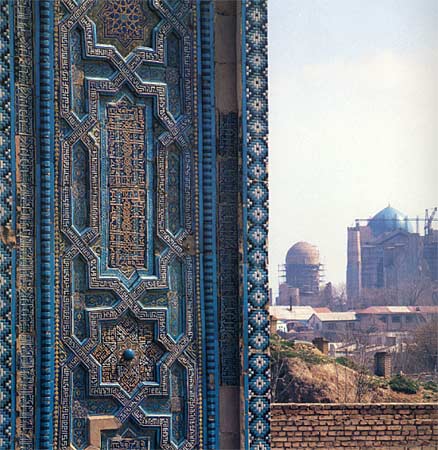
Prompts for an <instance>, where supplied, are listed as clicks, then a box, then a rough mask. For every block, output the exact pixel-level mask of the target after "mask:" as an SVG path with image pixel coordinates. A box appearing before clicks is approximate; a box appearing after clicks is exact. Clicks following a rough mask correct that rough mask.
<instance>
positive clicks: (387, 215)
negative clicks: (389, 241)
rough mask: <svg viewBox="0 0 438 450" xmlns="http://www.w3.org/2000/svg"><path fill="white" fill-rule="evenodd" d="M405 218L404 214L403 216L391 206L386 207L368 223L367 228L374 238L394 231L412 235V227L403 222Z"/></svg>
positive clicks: (405, 221)
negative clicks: (403, 231) (402, 231)
mask: <svg viewBox="0 0 438 450" xmlns="http://www.w3.org/2000/svg"><path fill="white" fill-rule="evenodd" d="M406 218H407V216H406V214H403V213H402V212H400V211H398V210H397V209H395V208H393V207H392V206H387V207H386V208H384V209H382V210H381V211H379V212H378V213H377V214H376V215H375V216H374V217H373V218H372V219H371V220H370V221H369V222H368V226H369V227H370V228H371V231H372V232H373V234H374V236H378V235H380V234H383V233H388V232H390V231H395V230H405V231H408V232H409V233H413V232H414V230H413V226H412V224H411V223H410V222H408V221H407V220H405V219H406Z"/></svg>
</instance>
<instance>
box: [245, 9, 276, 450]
mask: <svg viewBox="0 0 438 450" xmlns="http://www.w3.org/2000/svg"><path fill="white" fill-rule="evenodd" d="M242 18H243V24H242V25H243V40H242V41H243V45H242V53H243V61H244V64H243V68H244V73H243V93H244V98H243V105H244V110H243V133H244V142H243V176H244V180H243V183H244V189H243V191H244V192H243V195H244V237H245V234H246V246H245V248H244V252H245V253H244V258H245V263H246V264H245V272H244V283H245V284H246V292H245V299H244V300H245V307H246V310H245V311H244V321H245V323H244V330H245V331H244V333H247V334H246V336H244V340H245V343H246V345H247V353H246V354H245V358H244V373H247V374H248V375H247V376H246V379H245V385H244V387H245V394H246V395H245V399H246V402H247V403H246V405H245V415H246V424H245V425H246V426H245V428H246V430H245V432H246V436H247V442H246V448H248V449H251V450H252V449H254V450H267V449H269V448H270V433H269V431H270V427H269V417H270V408H269V402H270V368H269V315H268V311H267V304H268V272H267V263H268V257H267V239H268V174H267V159H268V125H267V124H268V104H267V64H268V61H267V2H266V0H247V1H246V3H245V5H244V8H243V15H242ZM244 243H245V241H244Z"/></svg>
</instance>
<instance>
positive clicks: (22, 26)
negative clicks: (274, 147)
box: [0, 0, 269, 450]
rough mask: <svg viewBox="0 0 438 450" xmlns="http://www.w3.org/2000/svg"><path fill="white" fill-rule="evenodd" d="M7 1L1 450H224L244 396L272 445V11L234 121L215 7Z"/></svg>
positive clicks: (246, 22) (251, 8) (161, 0)
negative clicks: (232, 410)
mask: <svg viewBox="0 0 438 450" xmlns="http://www.w3.org/2000/svg"><path fill="white" fill-rule="evenodd" d="M0 6H1V8H2V17H1V22H0V25H1V29H0V31H1V42H0V65H1V68H2V71H1V75H0V76H1V77H2V80H1V81H2V83H1V87H0V89H1V90H0V99H1V103H0V133H1V134H0V138H1V140H0V162H1V166H0V172H1V174H2V179H1V190H0V206H1V209H0V219H1V223H0V225H1V230H0V231H1V240H0V241H1V242H0V256H1V260H0V267H1V269H2V270H1V274H0V291H1V293H2V298H1V300H0V301H1V303H0V309H1V313H2V314H1V319H0V320H1V321H2V322H1V327H0V361H1V365H2V371H1V372H0V388H1V393H2V396H1V398H0V404H1V406H2V408H1V411H0V419H1V420H0V448H1V449H6V448H8V449H9V448H12V446H13V445H14V443H15V445H16V447H17V448H20V449H23V450H33V449H36V448H37V449H38V450H45V449H60V450H61V449H66V450H67V449H69V450H70V449H75V450H85V449H87V450H89V446H90V445H95V446H96V445H100V446H101V448H108V449H116V448H133V449H134V448H135V449H138V448H145V449H146V448H147V449H150V450H152V449H154V450H155V449H169V450H170V449H172V450H181V449H187V450H188V449H217V448H220V441H219V436H220V430H221V426H222V425H221V422H222V418H223V415H224V414H226V411H225V413H224V411H222V406H221V408H220V398H221V389H222V388H223V387H233V388H236V389H240V386H242V387H241V389H242V390H243V394H244V395H243V397H242V398H243V405H242V406H243V407H244V409H245V412H246V415H245V418H246V422H245V424H244V425H245V426H244V429H243V430H242V438H243V439H242V444H243V446H244V447H245V448H248V449H249V448H251V449H252V448H254V449H255V448H257V449H260V450H261V449H267V448H269V440H268V435H269V414H268V410H269V405H268V403H269V361H268V356H267V345H268V344H267V343H268V336H267V329H268V327H267V316H266V311H265V305H266V301H267V285H266V283H267V281H266V233H267V179H266V164H267V161H266V157H267V142H266V134H267V130H266V123H267V115H266V114H267V112H266V4H265V3H263V2H258V1H256V0H254V1H248V2H246V3H245V4H244V3H242V5H240V4H239V5H238V6H239V8H238V9H240V6H241V7H242V11H241V12H242V15H241V17H242V25H243V28H241V26H240V25H238V26H237V27H238V28H237V30H239V32H241V39H242V49H241V56H242V64H243V66H242V75H243V77H242V80H241V81H242V85H243V90H242V92H243V98H242V105H243V110H242V111H241V112H242V115H241V116H240V115H239V114H238V113H237V111H234V112H230V113H228V114H222V113H221V114H220V115H219V114H218V113H217V109H216V100H217V94H216V91H215V89H216V86H217V81H216V80H215V58H216V56H217V49H216V44H217V42H218V39H221V36H218V35H215V32H214V30H215V28H214V26H215V20H216V18H215V14H217V11H216V9H215V4H214V3H213V2H210V1H207V0H205V1H204V0H202V1H194V0H193V1H192V0H167V1H166V0H120V1H112V0H40V1H38V2H32V1H31V0H15V1H3V2H1V0H0ZM12 29H13V31H14V32H13V37H14V39H13V41H14V42H13V45H12V42H11V33H10V30H12ZM228 32H230V33H233V34H236V33H235V32H236V28H230V29H229V30H228ZM12 50H13V52H14V56H15V59H14V61H17V62H18V64H17V65H16V68H15V71H12V69H11V61H13V59H12V58H11V51H12ZM232 82H233V83H235V84H236V86H239V87H240V80H233V81H232ZM12 94H13V95H12ZM12 105H13V106H14V107H12ZM13 130H15V136H14V139H12V131H13ZM13 144H14V145H13ZM14 151H15V152H14ZM240 152H241V153H240ZM15 159H16V165H15V164H14V162H15ZM15 167H16V173H15V171H14V168H15ZM242 176H243V178H242ZM242 201H243V203H242ZM241 219H243V222H242V221H241ZM242 224H243V228H242ZM15 229H17V233H16V234H17V236H16V237H15ZM242 250H243V258H244V263H245V264H244V265H243V269H242V270H241V269H240V259H239V258H240V255H241V253H240V252H241V251H242ZM15 261H16V264H15V263H14V262H15ZM15 268H16V269H15ZM242 294H243V295H242ZM15 322H16V327H14V323H15ZM15 332H16V334H15ZM242 338H243V339H242ZM242 343H243V345H242ZM14 349H16V355H14ZM242 364H243V366H242ZM15 388H16V389H17V397H16V398H17V401H16V404H15V403H14V402H15ZM236 404H238V402H237V403H236ZM225 406H227V405H225ZM221 417H222V418H221ZM96 443H97V444H96Z"/></svg>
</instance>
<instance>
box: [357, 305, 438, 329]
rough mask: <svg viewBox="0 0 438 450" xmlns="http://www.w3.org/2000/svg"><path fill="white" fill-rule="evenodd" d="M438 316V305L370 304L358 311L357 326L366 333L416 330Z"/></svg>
mask: <svg viewBox="0 0 438 450" xmlns="http://www.w3.org/2000/svg"><path fill="white" fill-rule="evenodd" d="M434 317H438V306H370V307H368V308H365V309H362V310H359V311H357V312H356V318H357V325H356V328H357V329H358V330H360V331H362V332H364V333H377V332H392V331H403V332H406V331H414V330H415V329H416V328H418V327H419V326H421V325H423V324H424V323H426V321H428V320H430V319H432V318H434Z"/></svg>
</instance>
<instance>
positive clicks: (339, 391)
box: [271, 336, 438, 403]
mask: <svg viewBox="0 0 438 450" xmlns="http://www.w3.org/2000/svg"><path fill="white" fill-rule="evenodd" d="M271 354H272V387H273V397H274V401H275V402H279V403H290V402H298V403H301V402H303V403H355V402H359V403H382V402H384V403H387V402H388V403H391V402H397V403H410V402H413V403H421V402H437V401H438V392H437V391H438V385H436V384H432V386H430V385H428V386H426V387H427V388H425V386H424V385H420V386H419V387H418V391H417V393H415V394H405V393H401V392H395V391H394V390H393V389H391V387H390V384H389V380H385V379H383V378H380V377H375V376H372V375H370V374H369V373H368V372H367V371H366V370H364V369H361V368H359V367H355V369H356V370H355V369H352V368H349V367H346V366H345V365H342V364H339V363H338V362H336V361H335V360H334V359H333V358H330V357H327V356H325V355H323V354H322V353H321V352H320V351H319V350H317V349H316V348H315V347H313V345H309V344H298V343H297V344H295V343H292V342H289V341H284V340H283V339H280V338H278V337H277V336H275V337H274V338H273V341H272V344H271ZM352 366H354V363H352Z"/></svg>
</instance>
